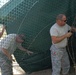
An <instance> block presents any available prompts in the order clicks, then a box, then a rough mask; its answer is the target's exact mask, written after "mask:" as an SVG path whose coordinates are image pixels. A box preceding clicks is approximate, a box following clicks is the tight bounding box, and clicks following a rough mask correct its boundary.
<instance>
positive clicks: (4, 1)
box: [0, 0, 10, 8]
mask: <svg viewBox="0 0 76 75" xmlns="http://www.w3.org/2000/svg"><path fill="white" fill-rule="evenodd" d="M8 1H10V0H0V8H1V7H2V6H3V5H4V4H6V3H7V2H8Z"/></svg>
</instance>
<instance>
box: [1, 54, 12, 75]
mask: <svg viewBox="0 0 76 75" xmlns="http://www.w3.org/2000/svg"><path fill="white" fill-rule="evenodd" d="M0 68H1V73H2V75H13V73H12V62H11V61H10V60H9V59H8V58H7V56H6V55H4V54H3V53H0Z"/></svg>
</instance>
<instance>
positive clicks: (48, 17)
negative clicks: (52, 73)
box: [0, 0, 76, 72]
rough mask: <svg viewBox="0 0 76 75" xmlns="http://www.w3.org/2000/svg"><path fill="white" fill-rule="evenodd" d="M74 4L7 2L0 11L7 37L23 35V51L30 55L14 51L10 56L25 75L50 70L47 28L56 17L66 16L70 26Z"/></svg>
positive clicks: (48, 0) (28, 0) (49, 0)
mask: <svg viewBox="0 0 76 75" xmlns="http://www.w3.org/2000/svg"><path fill="white" fill-rule="evenodd" d="M75 4H76V0H72V1H71V0H63V1H62V0H10V1H9V2H8V3H7V4H5V5H4V6H3V7H2V8H1V9H0V23H2V24H5V25H6V26H7V33H8V34H9V33H17V34H21V33H22V34H25V36H26V37H25V42H24V43H23V44H22V45H23V46H24V47H25V48H26V49H28V50H30V51H33V52H34V53H33V54H32V55H30V56H28V55H27V54H26V53H24V52H22V51H20V50H18V49H17V50H16V51H15V53H14V55H15V57H16V60H17V62H18V63H19V65H20V66H21V67H22V68H23V69H24V70H25V71H26V72H34V71H38V70H43V69H47V68H51V58H50V50H49V49H50V46H51V37H50V35H49V30H50V27H51V26H52V25H53V24H54V23H55V18H56V16H57V15H58V14H60V13H63V14H66V15H67V20H68V21H67V22H68V24H69V25H72V22H73V19H74V17H75V14H76V13H75V12H76V9H75V7H76V5H75Z"/></svg>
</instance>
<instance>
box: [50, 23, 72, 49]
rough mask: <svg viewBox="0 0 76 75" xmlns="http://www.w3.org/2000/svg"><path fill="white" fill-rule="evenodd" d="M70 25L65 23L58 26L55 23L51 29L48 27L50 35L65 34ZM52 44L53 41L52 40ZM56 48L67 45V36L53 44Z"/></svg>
mask: <svg viewBox="0 0 76 75" xmlns="http://www.w3.org/2000/svg"><path fill="white" fill-rule="evenodd" d="M70 29H71V27H70V26H69V25H67V24H65V25H64V26H62V27H60V26H59V25H58V24H57V23H55V24H54V25H53V26H52V27H51V29H50V35H51V36H62V35H64V34H66V33H67V32H68V30H70ZM52 44H54V43H53V41H52ZM54 45H55V46H56V47H57V48H62V47H66V46H67V38H65V39H64V40H62V41H61V42H59V43H56V44H54Z"/></svg>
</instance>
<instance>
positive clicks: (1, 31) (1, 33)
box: [0, 24, 6, 38]
mask: <svg viewBox="0 0 76 75" xmlns="http://www.w3.org/2000/svg"><path fill="white" fill-rule="evenodd" d="M0 26H2V28H0V38H1V37H2V35H3V33H4V31H5V28H6V26H4V25H2V24H0Z"/></svg>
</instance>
